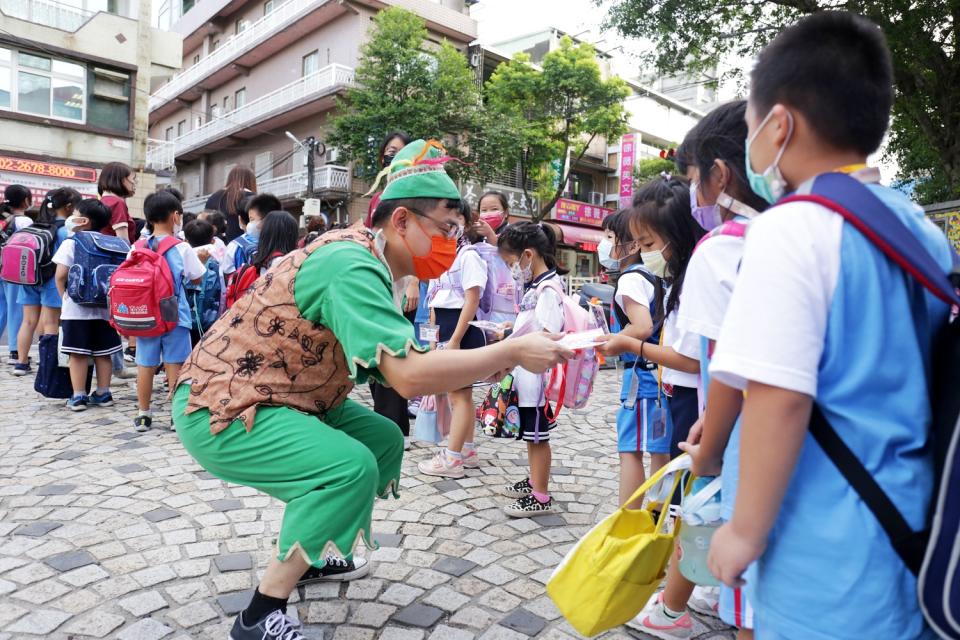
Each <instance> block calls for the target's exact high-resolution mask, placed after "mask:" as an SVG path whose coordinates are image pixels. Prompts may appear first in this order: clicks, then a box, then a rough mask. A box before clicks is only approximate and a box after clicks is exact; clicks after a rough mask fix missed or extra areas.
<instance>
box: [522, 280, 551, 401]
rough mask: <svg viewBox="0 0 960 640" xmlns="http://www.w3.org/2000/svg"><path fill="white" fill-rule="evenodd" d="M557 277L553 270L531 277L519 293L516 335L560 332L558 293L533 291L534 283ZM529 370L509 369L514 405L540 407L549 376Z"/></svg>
mask: <svg viewBox="0 0 960 640" xmlns="http://www.w3.org/2000/svg"><path fill="white" fill-rule="evenodd" d="M551 278H557V279H558V280H559V276H558V275H557V272H556V271H555V270H553V269H551V270H550V271H547V272H546V273H544V274H542V275H541V276H540V277H538V278H534V279H533V282H531V283H530V286H528V287H527V291H526V293H524V294H523V300H522V301H521V303H520V314H519V315H518V316H517V322H516V325H515V327H514V333H515V334H516V335H526V334H528V333H535V332H537V331H549V332H551V333H559V332H560V331H563V301H562V300H561V299H560V295H559V294H558V293H557V292H556V291H554V290H553V289H551V288H549V287H545V288H544V289H542V290H541V291H537V285H539V284H540V283H542V282H543V281H544V280H547V279H551ZM546 375H549V373H547V374H544V375H541V374H538V373H531V372H529V371H527V370H526V369H524V368H522V367H517V368H515V369H514V370H513V384H514V388H516V390H517V397H518V400H519V402H518V405H517V406H520V407H540V406H543V403H544V398H543V392H544V390H545V389H546V386H547V383H548V382H549V379H548V378H546V377H545V376H546Z"/></svg>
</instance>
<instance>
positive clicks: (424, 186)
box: [370, 140, 460, 200]
mask: <svg viewBox="0 0 960 640" xmlns="http://www.w3.org/2000/svg"><path fill="white" fill-rule="evenodd" d="M451 160H455V158H452V157H450V156H448V155H447V151H446V149H444V148H443V145H442V144H440V143H439V142H437V141H436V140H414V141H413V142H411V143H410V144H408V145H407V146H405V147H404V148H403V149H401V150H400V151H399V152H397V155H396V157H395V158H394V159H393V162H391V163H390V166H389V167H387V168H386V169H384V170H383V171H381V172H380V175H378V176H377V181H376V182H375V183H374V185H373V188H372V189H371V190H370V191H371V192H373V191H374V190H375V189H376V188H377V185H378V184H379V183H380V180H381V179H382V178H383V177H386V178H387V187H386V189H384V190H383V193H382V194H381V195H380V200H400V199H406V198H446V199H447V200H459V199H460V190H459V189H457V185H456V184H455V183H454V182H453V180H452V179H451V178H450V176H449V175H447V172H446V170H445V169H444V168H443V165H444V164H446V163H447V162H449V161H451Z"/></svg>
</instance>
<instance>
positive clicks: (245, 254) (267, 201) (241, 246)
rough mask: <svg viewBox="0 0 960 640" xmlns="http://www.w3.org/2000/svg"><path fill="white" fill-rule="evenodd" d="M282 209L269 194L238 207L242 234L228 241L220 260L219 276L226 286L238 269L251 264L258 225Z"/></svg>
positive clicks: (257, 236)
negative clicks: (273, 212)
mask: <svg viewBox="0 0 960 640" xmlns="http://www.w3.org/2000/svg"><path fill="white" fill-rule="evenodd" d="M282 209H283V205H282V204H281V202H280V199H279V198H277V197H276V196H274V195H271V194H269V193H260V194H257V195H255V196H251V197H250V198H248V199H247V200H246V201H245V202H244V203H243V206H241V207H240V226H241V227H243V231H244V232H243V234H242V235H240V236H238V237H236V238H234V239H233V240H231V241H230V243H229V244H228V245H227V250H226V252H225V253H224V256H223V260H220V275H221V276H223V279H224V281H225V282H226V283H227V285H229V284H230V282H231V280H232V275H233V274H234V273H236V272H237V270H238V269H240V267H242V266H243V265H245V264H250V263H251V262H253V255H254V254H255V253H256V252H257V245H258V243H259V241H260V225H261V224H262V222H263V219H264V218H266V217H267V214H268V213H270V212H271V211H280V210H282Z"/></svg>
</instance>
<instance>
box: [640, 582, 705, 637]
mask: <svg viewBox="0 0 960 640" xmlns="http://www.w3.org/2000/svg"><path fill="white" fill-rule="evenodd" d="M627 626H628V627H630V628H631V629H636V630H637V631H642V632H643V633H645V634H647V635H650V636H653V637H654V638H661V639H662V640H685V639H686V638H692V637H693V622H691V620H690V615H689V614H688V613H686V612H684V613H683V615H682V616H680V617H679V618H671V617H670V616H668V615H667V613H666V612H665V611H664V609H663V592H660V593H658V594H657V595H656V597H655V598H654V599H653V600H651V602H650V603H649V604H648V605H647V606H646V607H644V609H643V611H641V612H640V615H638V616H637V617H636V618H634V619H633V620H631V621H630V622H628V623H627Z"/></svg>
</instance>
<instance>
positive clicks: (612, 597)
mask: <svg viewBox="0 0 960 640" xmlns="http://www.w3.org/2000/svg"><path fill="white" fill-rule="evenodd" d="M689 468H690V457H689V456H688V455H687V454H683V455H680V456H678V457H677V458H675V459H674V460H672V461H670V463H669V464H668V465H666V466H664V467H663V468H662V469H660V470H659V471H658V472H657V473H655V474H654V475H653V476H652V477H651V478H650V479H648V480H647V481H646V482H644V483H643V486H641V487H640V488H639V489H637V491H636V492H635V493H634V494H633V496H631V498H630V499H629V500H627V502H626V504H630V503H632V502H633V501H634V500H636V499H637V498H638V497H640V496H641V495H642V494H644V493H647V492H649V491H650V490H651V489H652V488H654V487H655V486H657V485H660V486H659V487H658V488H659V492H658V493H657V494H656V495H658V496H664V497H665V500H663V501H662V504H665V505H667V506H668V507H669V502H670V496H672V495H673V492H674V491H675V490H676V488H677V486H679V483H680V480H681V477H682V476H683V473H684V472H685V471H686V470H688V469H689ZM661 481H663V482H661ZM651 495H653V493H652V492H651ZM651 506H653V507H656V506H657V505H656V503H653V502H651V503H649V504H648V505H647V506H646V507H645V508H644V509H626V508H625V507H623V506H621V507H620V508H619V509H618V510H616V511H615V512H613V513H612V514H610V515H609V516H607V517H606V518H604V519H603V520H602V521H601V522H600V523H599V524H597V525H596V526H595V527H593V529H591V530H590V531H588V532H587V534H586V535H585V536H583V538H581V539H580V542H578V543H577V544H576V546H574V547H573V549H571V550H570V552H569V553H567V556H566V557H565V558H564V559H563V562H561V563H560V565H559V566H558V567H557V568H556V569H555V570H554V572H553V575H552V576H550V581H549V582H548V583H547V594H549V595H550V598H551V599H552V600H553V602H554V604H556V605H557V608H558V609H559V610H560V613H562V614H563V616H564V617H565V618H566V619H567V622H569V623H570V624H571V625H572V626H573V628H574V629H576V630H577V631H578V632H579V633H581V634H583V635H585V636H595V635H597V634H598V633H601V632H603V631H606V630H607V629H612V628H613V627H617V626H620V625H622V624H625V623H626V622H629V621H630V620H632V619H633V618H634V617H635V616H636V615H637V614H638V613H640V610H641V609H643V607H644V605H646V603H647V601H648V600H649V599H650V596H651V595H653V593H654V591H656V589H657V586H659V584H660V582H661V581H662V580H663V577H664V575H665V570H666V566H667V562H668V561H669V559H670V554H671V553H672V552H673V548H674V537H675V535H676V530H677V528H678V526H679V522H677V526H675V527H674V530H673V531H670V532H667V531H665V529H666V527H665V525H666V523H667V520H668V516H667V514H668V511H669V508H664V509H662V511H661V512H660V519H659V521H654V517H653V514H652V513H651V511H652V509H651Z"/></svg>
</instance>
